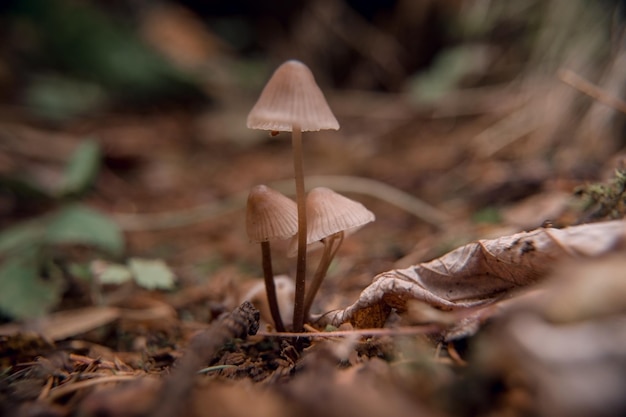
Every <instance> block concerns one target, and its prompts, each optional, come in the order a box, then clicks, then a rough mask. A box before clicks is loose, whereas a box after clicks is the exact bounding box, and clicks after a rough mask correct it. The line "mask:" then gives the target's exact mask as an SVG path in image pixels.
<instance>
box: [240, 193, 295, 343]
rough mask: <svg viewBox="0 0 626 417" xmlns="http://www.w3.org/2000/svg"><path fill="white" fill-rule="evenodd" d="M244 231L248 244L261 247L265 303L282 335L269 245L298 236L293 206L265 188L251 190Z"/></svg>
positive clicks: (289, 200) (289, 201)
mask: <svg viewBox="0 0 626 417" xmlns="http://www.w3.org/2000/svg"><path fill="white" fill-rule="evenodd" d="M246 230H247V232H248V238H249V239H250V240H251V241H253V242H256V243H260V244H261V256H262V262H263V277H264V279H265V291H266V293H267V301H268V304H269V307H270V313H271V315H272V320H274V325H275V326H276V330H278V331H279V332H283V331H285V326H284V324H283V321H282V319H281V316H280V311H279V308H278V302H277V299H276V287H275V284H274V272H273V270H272V253H271V248H270V241H271V240H280V239H288V238H290V237H292V236H294V235H295V234H296V233H297V232H298V214H297V208H296V204H295V203H294V202H293V201H292V200H291V199H289V198H288V197H285V196H284V195H282V194H281V193H279V192H278V191H276V190H273V189H271V188H269V187H267V186H265V185H257V186H255V187H253V188H252V190H250V194H248V203H247V205H246Z"/></svg>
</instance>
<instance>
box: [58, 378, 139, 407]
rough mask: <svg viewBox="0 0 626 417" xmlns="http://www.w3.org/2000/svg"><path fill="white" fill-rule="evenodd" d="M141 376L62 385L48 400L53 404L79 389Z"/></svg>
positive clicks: (89, 380) (91, 380) (130, 379)
mask: <svg viewBox="0 0 626 417" xmlns="http://www.w3.org/2000/svg"><path fill="white" fill-rule="evenodd" d="M139 377H140V376H139V375H109V376H104V377H101V378H93V379H88V380H85V381H80V382H75V383H68V384H64V385H61V386H60V387H56V388H52V389H51V390H50V393H49V395H48V396H47V397H46V400H48V401H50V402H53V401H55V400H56V399H58V398H61V397H63V396H65V395H67V394H70V393H72V392H74V391H78V390H79V389H83V388H87V387H91V386H93V385H98V384H105V383H107V382H120V381H133V380H135V379H137V378H139Z"/></svg>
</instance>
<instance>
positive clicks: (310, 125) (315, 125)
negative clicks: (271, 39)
mask: <svg viewBox="0 0 626 417" xmlns="http://www.w3.org/2000/svg"><path fill="white" fill-rule="evenodd" d="M246 125H247V126H248V127H249V128H250V129H261V130H273V131H280V132H291V131H292V130H293V127H294V126H298V127H300V129H301V130H302V131H317V130H325V129H334V130H337V129H339V122H337V119H336V118H335V116H334V115H333V112H332V111H331V110H330V107H328V103H327V102H326V99H325V98H324V94H323V93H322V90H320V88H319V87H318V86H317V84H316V83H315V78H314V77H313V73H311V70H310V69H309V68H308V67H307V66H306V65H304V64H303V63H302V62H300V61H296V60H290V61H287V62H285V63H283V64H282V65H281V66H280V67H278V68H277V69H276V71H274V74H273V75H272V78H270V80H269V81H268V82H267V84H266V85H265V87H264V88H263V91H262V92H261V95H260V96H259V99H258V100H257V102H256V104H255V105H254V107H253V108H252V110H250V114H248V120H247V123H246Z"/></svg>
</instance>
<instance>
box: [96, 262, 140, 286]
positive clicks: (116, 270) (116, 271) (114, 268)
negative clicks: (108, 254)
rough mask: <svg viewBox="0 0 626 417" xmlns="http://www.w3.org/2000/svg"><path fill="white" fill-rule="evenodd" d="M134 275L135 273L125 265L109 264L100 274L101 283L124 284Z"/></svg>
mask: <svg viewBox="0 0 626 417" xmlns="http://www.w3.org/2000/svg"><path fill="white" fill-rule="evenodd" d="M132 277H133V273H132V272H131V270H130V269H128V268H127V267H126V266H124V265H119V264H108V265H107V266H106V268H105V269H104V271H102V273H101V274H100V275H99V276H98V281H100V283H101V284H122V283H124V282H126V281H128V280H130V279H131V278H132Z"/></svg>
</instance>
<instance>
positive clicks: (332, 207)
mask: <svg viewBox="0 0 626 417" xmlns="http://www.w3.org/2000/svg"><path fill="white" fill-rule="evenodd" d="M306 206H307V211H308V212H309V225H308V226H309V227H308V233H307V239H306V240H307V244H309V245H315V244H316V243H318V242H321V243H322V244H323V245H324V252H323V253H322V257H321V259H320V262H319V264H318V266H317V269H316V270H315V275H314V276H313V281H312V282H311V287H310V288H309V290H308V291H307V293H306V298H305V301H304V313H305V317H308V315H309V311H310V309H311V305H312V304H313V300H314V299H315V295H316V294H317V291H318V290H319V288H320V286H321V285H322V282H323V281H324V278H325V277H326V273H327V271H328V267H329V266H330V263H331V261H332V260H333V258H334V257H335V254H336V253H337V250H338V249H339V247H340V246H341V243H342V242H343V238H344V236H345V235H346V234H348V233H353V232H355V231H356V230H358V229H359V228H360V227H362V226H363V225H365V224H367V223H370V222H372V221H374V220H375V216H374V213H372V212H371V211H369V210H368V209H367V208H365V206H364V205H363V204H361V203H359V202H356V201H354V200H350V199H349V198H347V197H344V196H342V195H341V194H338V193H336V192H334V191H333V190H331V189H329V188H326V187H316V188H313V189H312V190H311V191H309V194H308V195H307V198H306ZM294 239H295V238H294ZM294 243H295V241H294V240H293V239H292V241H291V245H290V248H289V254H290V255H292V254H293V252H294Z"/></svg>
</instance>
